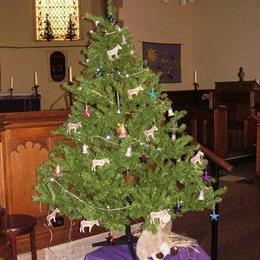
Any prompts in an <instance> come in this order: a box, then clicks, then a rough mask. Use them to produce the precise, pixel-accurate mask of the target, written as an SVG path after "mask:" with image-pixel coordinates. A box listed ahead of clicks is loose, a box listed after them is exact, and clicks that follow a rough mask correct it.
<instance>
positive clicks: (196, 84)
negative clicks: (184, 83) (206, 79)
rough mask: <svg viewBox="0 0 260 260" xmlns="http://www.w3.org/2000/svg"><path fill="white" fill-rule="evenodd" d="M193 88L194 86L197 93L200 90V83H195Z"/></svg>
mask: <svg viewBox="0 0 260 260" xmlns="http://www.w3.org/2000/svg"><path fill="white" fill-rule="evenodd" d="M193 86H194V90H195V91H196V90H198V89H199V83H198V82H194V83H193Z"/></svg>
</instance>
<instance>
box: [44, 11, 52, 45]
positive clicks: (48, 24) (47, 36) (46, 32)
mask: <svg viewBox="0 0 260 260" xmlns="http://www.w3.org/2000/svg"><path fill="white" fill-rule="evenodd" d="M44 23H45V27H44V33H43V39H46V40H47V41H51V40H53V39H54V35H53V31H52V28H51V22H50V20H49V15H48V14H46V18H45V21H44Z"/></svg>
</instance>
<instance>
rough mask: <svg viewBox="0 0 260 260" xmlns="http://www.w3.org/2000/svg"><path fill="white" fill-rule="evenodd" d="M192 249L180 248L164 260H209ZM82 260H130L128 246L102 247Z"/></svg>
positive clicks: (203, 254) (204, 253)
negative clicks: (176, 252) (175, 253)
mask: <svg viewBox="0 0 260 260" xmlns="http://www.w3.org/2000/svg"><path fill="white" fill-rule="evenodd" d="M195 248H196V249H197V251H198V252H196V251H195V250H194V249H192V248H186V247H180V248H179V249H178V254H177V255H175V256H171V255H167V256H166V257H165V258H164V259H165V260H210V257H209V256H208V255H207V253H206V252H205V251H204V250H203V249H202V248H201V247H200V246H199V245H198V246H196V247H195ZM84 260H132V258H131V255H130V252H129V249H128V246H127V245H119V246H103V247H100V248H98V249H96V250H95V251H93V252H91V253H89V254H87V255H86V256H85V259H84Z"/></svg>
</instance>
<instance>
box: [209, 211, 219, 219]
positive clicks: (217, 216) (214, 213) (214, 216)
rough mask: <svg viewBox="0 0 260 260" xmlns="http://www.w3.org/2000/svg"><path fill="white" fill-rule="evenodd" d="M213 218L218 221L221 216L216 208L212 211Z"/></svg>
mask: <svg viewBox="0 0 260 260" xmlns="http://www.w3.org/2000/svg"><path fill="white" fill-rule="evenodd" d="M210 217H211V220H212V221H213V220H215V221H218V218H219V214H216V212H215V210H213V211H212V213H211V214H210Z"/></svg>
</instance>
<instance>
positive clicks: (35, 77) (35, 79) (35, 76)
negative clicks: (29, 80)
mask: <svg viewBox="0 0 260 260" xmlns="http://www.w3.org/2000/svg"><path fill="white" fill-rule="evenodd" d="M34 86H38V78H37V72H34Z"/></svg>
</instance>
